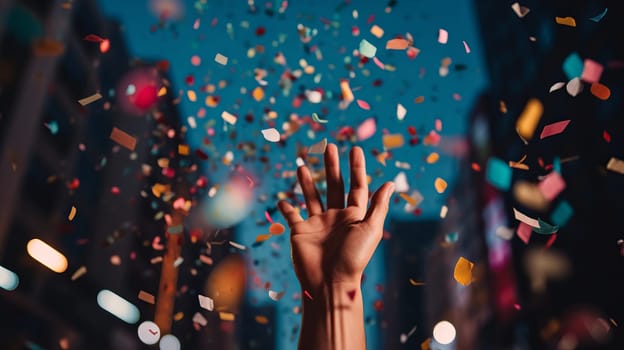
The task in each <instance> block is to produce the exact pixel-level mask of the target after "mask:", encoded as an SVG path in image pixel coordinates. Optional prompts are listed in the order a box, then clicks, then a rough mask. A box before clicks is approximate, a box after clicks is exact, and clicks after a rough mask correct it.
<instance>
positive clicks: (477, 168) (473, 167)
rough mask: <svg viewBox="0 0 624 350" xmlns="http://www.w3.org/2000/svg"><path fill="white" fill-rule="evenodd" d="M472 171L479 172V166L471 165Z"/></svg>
mask: <svg viewBox="0 0 624 350" xmlns="http://www.w3.org/2000/svg"><path fill="white" fill-rule="evenodd" d="M472 170H474V171H481V166H480V165H479V164H477V163H472Z"/></svg>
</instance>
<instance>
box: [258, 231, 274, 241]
mask: <svg viewBox="0 0 624 350" xmlns="http://www.w3.org/2000/svg"><path fill="white" fill-rule="evenodd" d="M269 238H271V234H270V233H265V234H260V235H257V236H256V243H260V242H264V241H266V240H267V239H269Z"/></svg>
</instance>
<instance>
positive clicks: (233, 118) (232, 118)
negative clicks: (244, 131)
mask: <svg viewBox="0 0 624 350" xmlns="http://www.w3.org/2000/svg"><path fill="white" fill-rule="evenodd" d="M221 118H223V120H225V121H226V122H227V123H229V124H232V125H234V124H236V120H237V119H238V118H236V116H235V115H233V114H231V113H230V112H228V111H223V112H221Z"/></svg>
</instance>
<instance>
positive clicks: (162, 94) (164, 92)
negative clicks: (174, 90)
mask: <svg viewBox="0 0 624 350" xmlns="http://www.w3.org/2000/svg"><path fill="white" fill-rule="evenodd" d="M166 94H167V88H166V87H164V86H163V87H161V88H160V90H158V97H162V96H165V95H166Z"/></svg>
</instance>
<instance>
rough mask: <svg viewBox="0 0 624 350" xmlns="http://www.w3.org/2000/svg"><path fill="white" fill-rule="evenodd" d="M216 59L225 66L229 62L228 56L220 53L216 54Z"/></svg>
mask: <svg viewBox="0 0 624 350" xmlns="http://www.w3.org/2000/svg"><path fill="white" fill-rule="evenodd" d="M214 60H215V62H217V63H218V64H221V65H224V66H225V65H226V64H227V63H228V58H227V57H226V56H223V55H222V54H220V53H218V54H216V55H215V59H214Z"/></svg>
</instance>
